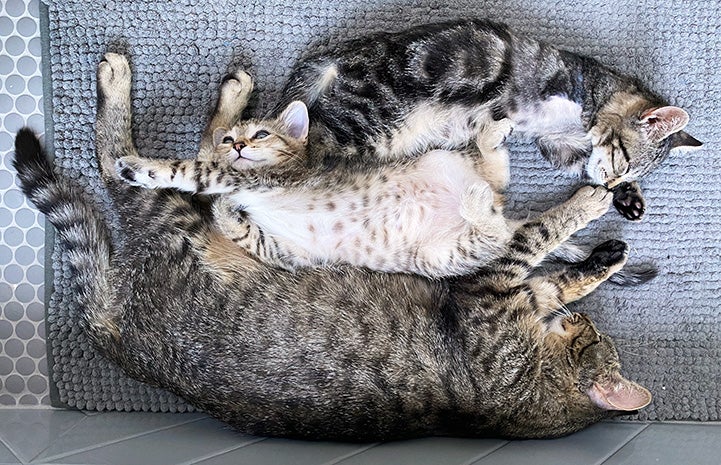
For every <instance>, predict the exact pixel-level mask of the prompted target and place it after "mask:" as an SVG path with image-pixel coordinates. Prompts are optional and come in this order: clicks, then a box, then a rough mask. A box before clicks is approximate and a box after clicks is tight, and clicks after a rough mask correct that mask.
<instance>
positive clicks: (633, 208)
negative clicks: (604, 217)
mask: <svg viewBox="0 0 721 465" xmlns="http://www.w3.org/2000/svg"><path fill="white" fill-rule="evenodd" d="M613 206H614V207H616V210H618V212H619V213H621V215H623V216H624V218H626V219H628V220H631V221H639V220H640V219H641V218H643V214H644V213H645V212H646V202H645V201H644V200H643V196H642V195H641V193H640V192H639V191H638V188H637V187H636V186H634V185H633V184H631V183H627V182H625V183H622V184H619V185H618V186H617V187H616V188H614V189H613Z"/></svg>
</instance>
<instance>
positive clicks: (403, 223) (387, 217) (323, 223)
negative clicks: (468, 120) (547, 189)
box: [244, 150, 511, 276]
mask: <svg viewBox="0 0 721 465" xmlns="http://www.w3.org/2000/svg"><path fill="white" fill-rule="evenodd" d="M381 174H382V175H384V176H385V178H386V180H385V182H384V181H382V180H381V179H380V178H381ZM361 185H362V186H361V188H359V189H351V188H348V187H347V186H346V187H345V188H342V189H339V190H338V191H336V192H317V191H312V192H289V191H285V192H283V193H277V192H274V193H263V194H260V195H257V196H254V197H256V199H255V201H253V202H252V204H251V203H250V202H247V201H246V202H244V203H245V205H247V209H246V210H247V211H248V213H250V215H251V219H252V220H253V221H255V222H256V223H257V224H258V225H259V226H260V227H261V228H262V229H263V230H264V232H265V234H266V235H272V236H274V237H275V238H276V240H287V241H290V242H292V243H293V244H294V246H295V247H296V248H297V250H298V251H299V252H301V254H302V255H304V256H305V257H307V260H308V264H318V263H340V262H346V263H351V264H354V265H358V266H367V267H370V268H373V269H378V270H381V271H409V272H418V273H423V274H428V275H432V276H447V275H452V274H459V273H462V272H466V271H469V270H471V269H473V268H476V267H478V266H480V265H482V264H483V263H485V262H487V261H488V260H490V258H492V257H493V256H495V255H496V254H497V253H498V251H499V250H500V248H501V247H503V245H504V244H505V243H506V242H507V241H508V240H509V239H510V236H511V231H510V228H509V226H508V225H507V223H506V221H505V219H504V218H503V216H502V214H500V213H493V212H492V211H491V204H492V194H491V192H490V188H488V186H487V183H486V182H485V181H484V180H483V179H482V178H481V177H480V176H479V175H478V174H477V173H476V172H475V170H474V166H473V162H472V160H469V159H467V158H464V157H463V156H462V155H460V154H458V153H456V152H447V151H443V150H435V151H432V152H429V153H427V154H426V155H424V156H422V157H421V158H419V159H418V160H416V161H415V162H414V163H413V164H412V165H410V166H405V167H402V168H400V167H395V168H388V169H386V170H384V171H383V173H380V174H376V175H374V176H372V177H371V179H369V180H368V182H362V183H361ZM469 186H476V187H478V186H481V187H482V188H481V189H480V192H485V193H487V194H488V196H487V199H486V198H481V199H480V200H481V202H480V203H479V202H476V203H475V204H473V203H472V204H471V205H474V208H475V207H476V206H478V205H480V208H478V210H479V211H478V212H475V213H477V215H476V218H475V219H474V221H475V222H476V224H475V226H474V225H472V224H470V223H469V221H468V220H467V219H466V218H468V216H467V215H466V218H464V216H462V214H461V213H462V201H463V196H464V195H465V194H466V192H467V191H468V188H469ZM483 189H485V191H484V190H483ZM474 192H476V193H477V192H479V189H475V190H474ZM483 209H486V210H483ZM473 228H475V229H473ZM471 230H474V231H476V230H477V232H476V233H474V235H473V236H474V237H475V238H476V239H480V240H481V241H482V242H477V243H476V246H475V247H476V250H473V252H474V253H475V254H476V256H475V257H465V258H464V257H457V255H459V254H458V253H455V255H456V258H453V257H454V252H458V248H459V244H460V247H463V246H464V244H465V242H464V241H467V239H468V237H469V234H470V232H471ZM483 241H485V242H483ZM461 255H462V254H461ZM452 261H453V262H454V263H453V264H451V263H450V262H452Z"/></svg>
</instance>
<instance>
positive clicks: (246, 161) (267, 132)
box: [215, 121, 304, 170]
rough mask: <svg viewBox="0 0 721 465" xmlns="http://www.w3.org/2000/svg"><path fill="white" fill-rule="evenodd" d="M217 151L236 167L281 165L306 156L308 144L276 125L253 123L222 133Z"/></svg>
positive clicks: (260, 122)
mask: <svg viewBox="0 0 721 465" xmlns="http://www.w3.org/2000/svg"><path fill="white" fill-rule="evenodd" d="M218 139H219V141H218V142H217V143H216V146H215V149H216V152H217V154H218V155H220V156H221V157H223V158H225V160H227V161H228V162H229V163H230V164H231V166H233V168H235V169H238V170H242V169H247V168H253V167H260V166H268V165H277V164H280V163H284V162H286V161H288V160H290V159H291V158H293V157H296V156H302V155H303V152H304V144H303V143H302V142H300V141H298V140H297V139H294V138H292V137H290V136H289V135H288V134H286V133H284V131H282V129H281V128H278V127H277V126H276V125H273V124H268V123H267V122H263V121H257V122H256V121H249V122H243V123H241V124H238V125H236V126H235V127H233V128H232V129H231V130H229V131H225V130H223V131H222V133H221V134H218Z"/></svg>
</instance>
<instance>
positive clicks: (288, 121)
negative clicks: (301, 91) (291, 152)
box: [278, 100, 310, 144]
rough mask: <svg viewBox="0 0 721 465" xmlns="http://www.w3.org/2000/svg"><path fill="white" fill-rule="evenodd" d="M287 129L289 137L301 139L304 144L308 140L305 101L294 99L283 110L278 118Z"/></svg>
mask: <svg viewBox="0 0 721 465" xmlns="http://www.w3.org/2000/svg"><path fill="white" fill-rule="evenodd" d="M278 119H279V120H280V121H282V122H283V124H284V125H285V127H286V128H287V129H288V134H290V136H291V137H293V138H295V139H298V140H300V141H302V142H303V143H304V144H305V143H306V141H307V140H308V125H309V124H310V122H309V119H308V108H307V107H306V106H305V103H303V102H301V101H299V100H296V101H294V102H291V103H290V105H288V106H287V107H286V109H285V110H283V113H281V114H280V117H279V118H278Z"/></svg>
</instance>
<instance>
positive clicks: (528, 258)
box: [482, 186, 612, 289]
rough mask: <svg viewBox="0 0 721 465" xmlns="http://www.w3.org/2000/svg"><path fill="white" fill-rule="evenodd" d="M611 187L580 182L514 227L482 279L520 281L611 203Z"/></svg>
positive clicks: (503, 284)
mask: <svg viewBox="0 0 721 465" xmlns="http://www.w3.org/2000/svg"><path fill="white" fill-rule="evenodd" d="M611 199H612V195H611V191H609V190H607V189H606V188H605V187H601V186H584V187H582V188H580V189H579V190H578V191H576V193H575V194H574V195H573V197H571V198H570V199H569V200H567V201H566V202H564V203H563V204H561V205H559V206H557V207H555V208H552V209H551V210H548V211H547V212H545V213H543V214H542V215H541V216H539V217H538V218H536V219H534V220H531V221H528V222H526V223H524V224H523V225H522V226H521V227H520V228H518V229H517V230H516V232H515V234H514V235H513V238H512V239H511V241H510V242H509V243H508V245H507V247H506V252H505V253H504V254H503V255H502V256H501V257H499V258H498V259H496V260H493V261H492V262H491V263H490V264H489V265H488V268H487V269H488V270H489V271H488V272H487V273H485V274H483V276H482V280H483V281H484V282H485V284H486V285H489V286H493V287H495V288H497V289H507V288H508V287H512V286H517V285H520V284H522V283H523V281H524V280H525V279H526V278H527V276H528V274H529V273H530V272H531V270H532V269H533V268H534V267H535V266H536V265H538V264H539V263H540V262H541V261H542V260H543V259H544V258H545V257H546V256H547V255H548V254H549V253H550V252H551V251H552V250H554V249H555V248H556V247H558V245H560V244H561V243H563V242H564V241H566V239H568V237H569V236H571V234H573V233H575V232H576V231H578V230H579V229H582V228H584V227H585V226H586V225H587V224H588V223H589V222H590V221H592V220H594V219H596V218H598V217H600V216H601V215H603V214H604V213H605V212H606V211H607V210H608V207H609V206H610V205H611Z"/></svg>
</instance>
